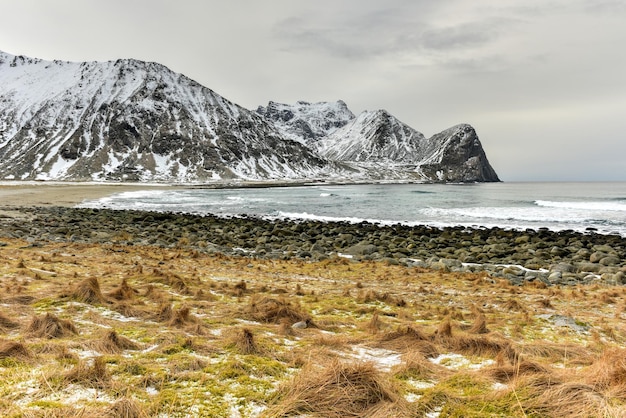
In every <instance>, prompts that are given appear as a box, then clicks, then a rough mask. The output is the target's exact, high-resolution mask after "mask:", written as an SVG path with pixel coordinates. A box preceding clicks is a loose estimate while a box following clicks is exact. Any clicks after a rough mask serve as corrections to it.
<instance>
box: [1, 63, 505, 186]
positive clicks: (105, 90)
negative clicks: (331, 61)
mask: <svg viewBox="0 0 626 418" xmlns="http://www.w3.org/2000/svg"><path fill="white" fill-rule="evenodd" d="M377 112H382V111H377ZM374 113H376V112H374ZM383 114H385V115H388V116H386V118H387V122H385V123H383V122H380V120H378V125H377V126H378V128H376V129H378V130H379V131H380V132H379V133H381V135H378V137H377V139H378V140H379V142H381V141H382V142H385V143H386V144H387V145H386V147H385V146H382V147H378V148H377V149H378V151H377V152H378V153H377V154H376V155H375V156H376V158H373V157H372V158H362V159H353V158H352V157H351V155H343V154H339V153H337V152H333V151H332V150H333V149H335V150H337V149H339V148H341V147H345V144H344V143H343V142H345V141H348V140H351V141H352V147H353V151H355V152H356V150H358V149H359V148H360V152H361V154H362V155H366V154H367V153H366V151H367V150H368V149H370V148H371V147H372V143H371V140H372V135H369V136H368V135H362V136H359V135H356V134H354V135H352V137H350V136H348V135H344V136H341V132H344V131H346V130H347V129H348V128H347V127H348V126H354V124H355V121H358V120H359V118H361V115H362V114H360V115H358V116H355V115H354V114H353V113H352V112H351V111H350V110H349V109H348V107H347V105H346V104H345V102H343V101H341V100H339V101H337V102H332V103H331V102H318V103H309V102H304V101H300V102H297V103H296V104H295V105H285V104H280V103H276V102H270V103H269V104H268V106H266V107H263V106H259V108H257V110H256V111H250V110H247V109H245V108H243V107H241V106H239V105H237V104H235V103H233V102H231V101H229V100H228V99H226V98H224V97H222V96H220V95H219V94H217V93H215V92H214V91H213V90H211V89H209V88H208V87H205V86H202V85H201V84H199V83H197V82H196V81H194V80H192V79H190V78H188V77H186V76H184V75H183V74H178V73H175V72H173V71H171V70H169V69H168V68H167V67H165V66H164V65H162V64H159V63H154V62H144V61H139V60H134V59H119V60H116V61H106V62H70V61H59V60H55V61H46V60H41V59H37V58H27V57H23V56H14V55H11V54H7V53H4V52H0V179H5V180H11V179H12V180H69V181H85V180H93V181H108V180H116V181H153V182H181V183H185V182H187V183H199V182H200V183H201V182H211V181H221V180H233V179H235V180H236V179H240V180H307V179H309V180H313V179H315V180H320V179H321V180H336V179H345V180H382V179H407V180H415V181H499V179H498V178H497V175H495V171H493V169H491V171H489V170H486V169H484V168H485V167H483V166H484V165H485V164H486V165H487V166H488V168H491V167H490V166H489V163H488V161H487V160H486V156H485V155H484V151H482V154H481V153H480V152H478V153H474V154H476V155H474V157H476V158H477V159H478V160H479V161H478V162H474V164H473V165H470V166H468V167H466V169H465V171H466V173H465V175H463V176H459V175H457V174H455V171H458V170H455V169H454V167H452V165H453V162H455V161H457V162H458V161H460V160H459V158H460V157H458V156H457V157H455V158H451V157H449V158H448V160H449V162H448V163H446V164H447V165H446V168H445V170H448V171H450V173H449V174H448V175H445V176H441V175H437V174H433V169H434V168H433V165H435V166H436V165H437V164H438V163H437V162H436V161H430V160H429V161H430V162H428V164H429V165H428V166H427V168H428V169H427V170H421V169H420V167H421V166H422V165H423V161H422V160H428V159H429V158H430V157H431V155H430V154H428V155H426V154H424V153H423V152H420V151H419V150H418V148H419V147H417V146H416V145H415V144H413V143H411V140H409V139H410V138H418V137H419V139H420V141H422V142H423V144H422V148H424V149H425V148H428V144H426V142H427V141H425V139H424V138H423V135H421V134H419V133H418V132H417V131H415V130H413V129H412V128H410V127H408V125H404V124H402V125H400V124H401V123H400V122H399V121H397V120H396V119H395V118H393V116H392V115H390V114H389V113H388V112H384V113H383ZM379 119H380V118H379ZM396 121H397V122H396ZM361 125H362V126H361V131H363V132H366V131H367V132H369V131H370V130H371V128H372V127H371V126H370V127H369V128H368V127H367V126H365V125H367V124H365V125H363V124H361ZM372 126H373V125H372ZM399 127H401V128H399ZM366 128H368V129H369V130H368V129H366ZM376 129H374V130H375V131H376ZM353 131H354V130H353ZM361 131H359V132H361ZM401 131H403V132H404V136H403V137H399V136H394V135H396V134H398V135H399V132H401ZM385 132H386V133H387V134H385ZM352 133H354V132H352ZM418 134H419V135H418ZM393 138H395V139H396V144H395V145H394V144H392V143H391V142H393V141H392V139H393ZM407 138H408V139H407ZM333 141H334V142H333ZM368 141H370V142H368ZM476 141H478V138H477V137H476ZM418 142H419V141H418ZM333 144H334V145H333ZM424 144H425V145H424ZM478 145H479V147H480V150H482V146H480V142H479V141H478ZM372 149H374V148H372ZM403 149H404V150H405V151H406V152H405V153H404V154H402V155H403V157H402V158H400V154H401V151H402V150H403ZM409 151H411V152H412V153H411V152H409ZM370 154H371V153H370ZM431 154H432V153H431ZM461 154H463V153H461ZM465 154H467V155H470V154H468V153H465ZM465 154H463V155H465ZM372 155H373V154H372ZM468 158H469V157H468ZM431 160H432V158H431ZM460 163H462V164H465V162H464V161H461V162H460ZM383 165H387V166H388V167H384V166H383ZM442 167H443V166H442ZM472 170H473V171H472ZM434 172H435V173H436V170H435V171H434ZM472 173H474V174H475V175H473V174H472ZM461 178H463V179H466V180H458V179H461ZM442 179H445V180H442Z"/></svg>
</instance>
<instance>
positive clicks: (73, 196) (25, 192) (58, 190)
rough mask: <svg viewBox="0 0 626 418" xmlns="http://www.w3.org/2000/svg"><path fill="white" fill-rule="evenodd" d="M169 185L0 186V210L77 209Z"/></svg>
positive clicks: (57, 184)
mask: <svg viewBox="0 0 626 418" xmlns="http://www.w3.org/2000/svg"><path fill="white" fill-rule="evenodd" d="M171 187H174V186H169V185H146V184H129V183H109V184H105V183H58V182H55V183H34V182H24V183H0V207H3V206H4V207H18V206H75V205H78V204H80V203H81V202H83V201H85V200H90V199H100V198H103V197H106V196H110V195H113V194H116V193H123V192H127V191H134V190H145V189H147V188H151V189H154V188H161V189H164V188H171Z"/></svg>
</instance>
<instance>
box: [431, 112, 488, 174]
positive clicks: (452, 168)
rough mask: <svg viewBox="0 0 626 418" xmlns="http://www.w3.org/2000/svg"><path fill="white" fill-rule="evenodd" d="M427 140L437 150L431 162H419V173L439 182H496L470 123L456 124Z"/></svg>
mask: <svg viewBox="0 0 626 418" xmlns="http://www.w3.org/2000/svg"><path fill="white" fill-rule="evenodd" d="M429 142H431V143H433V144H438V145H435V147H436V148H439V149H440V150H441V152H440V156H439V158H438V160H437V159H435V161H433V162H432V163H428V164H424V165H422V170H423V172H424V173H425V174H426V175H427V176H428V177H431V178H436V179H438V180H439V181H442V182H496V181H500V179H499V178H498V175H497V174H496V172H495V170H494V169H493V168H492V167H491V164H489V161H488V160H487V156H486V155H485V151H484V150H483V147H482V145H481V143H480V140H479V139H478V135H476V131H475V130H474V128H472V127H471V126H470V125H467V124H463V125H457V126H454V127H452V128H450V129H447V130H445V131H443V132H441V133H439V134H436V135H434V136H432V137H431V138H430V139H429Z"/></svg>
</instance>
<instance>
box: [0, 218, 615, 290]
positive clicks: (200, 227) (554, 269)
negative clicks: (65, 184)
mask: <svg viewBox="0 0 626 418" xmlns="http://www.w3.org/2000/svg"><path fill="white" fill-rule="evenodd" d="M2 236H4V237H12V238H22V239H26V240H28V241H29V242H31V243H32V244H33V245H37V242H40V241H71V242H89V243H103V244H106V243H116V244H121V245H156V246H160V247H180V246H184V247H191V248H194V249H196V250H198V251H201V252H220V253H224V254H238V255H244V256H249V257H256V258H266V259H289V258H299V259H310V260H322V259H325V258H328V257H346V258H349V259H352V260H355V261H361V260H382V261H386V262H388V263H391V264H403V265H406V266H416V267H426V268H432V269H437V270H441V271H446V272H449V271H486V272H488V273H489V274H490V276H491V277H498V278H506V279H508V280H510V281H511V282H512V283H514V284H521V283H523V282H524V281H534V280H539V281H542V282H544V283H546V284H548V285H554V284H561V285H573V284H577V283H590V282H594V281H601V282H603V283H606V284H616V285H621V284H626V238H624V237H621V236H617V235H602V234H596V233H593V232H591V231H590V232H589V233H579V232H574V231H561V232H553V231H548V230H538V231H534V230H526V231H513V230H505V229H500V228H489V229H487V228H484V229H482V228H479V229H470V228H464V227H449V228H434V227H428V226H414V227H409V226H403V225H393V226H381V225H376V224H372V223H366V222H363V223H358V224H351V223H345V222H319V221H289V220H264V219H259V218H253V217H230V218H224V217H217V216H200V215H189V214H180V213H155V212H145V211H115V210H108V209H78V208H68V207H20V208H6V209H5V210H4V211H2V214H1V215H0V238H1V237H2Z"/></svg>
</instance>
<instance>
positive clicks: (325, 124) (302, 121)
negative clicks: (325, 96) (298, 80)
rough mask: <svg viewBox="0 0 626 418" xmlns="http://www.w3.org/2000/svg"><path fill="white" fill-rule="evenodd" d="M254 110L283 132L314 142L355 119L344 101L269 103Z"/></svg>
mask: <svg viewBox="0 0 626 418" xmlns="http://www.w3.org/2000/svg"><path fill="white" fill-rule="evenodd" d="M256 113H258V114H259V115H261V116H263V117H264V118H265V119H267V120H269V121H271V122H272V123H273V124H274V125H275V126H276V127H277V128H278V129H279V130H280V131H281V133H282V134H283V135H285V136H286V137H288V138H290V139H292V140H294V141H299V142H303V143H309V142H315V141H317V140H319V139H320V138H323V137H325V136H327V135H329V134H330V133H332V132H334V131H335V130H336V129H338V128H341V127H342V126H345V125H346V124H347V123H348V122H349V121H350V120H352V119H354V114H353V113H352V112H351V111H350V109H348V106H347V105H346V103H345V102H344V101H343V100H338V101H336V102H317V103H310V102H306V101H298V102H296V103H295V104H294V105H289V104H284V103H276V102H269V103H268V105H267V106H266V107H263V106H259V107H258V108H257V110H256Z"/></svg>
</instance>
